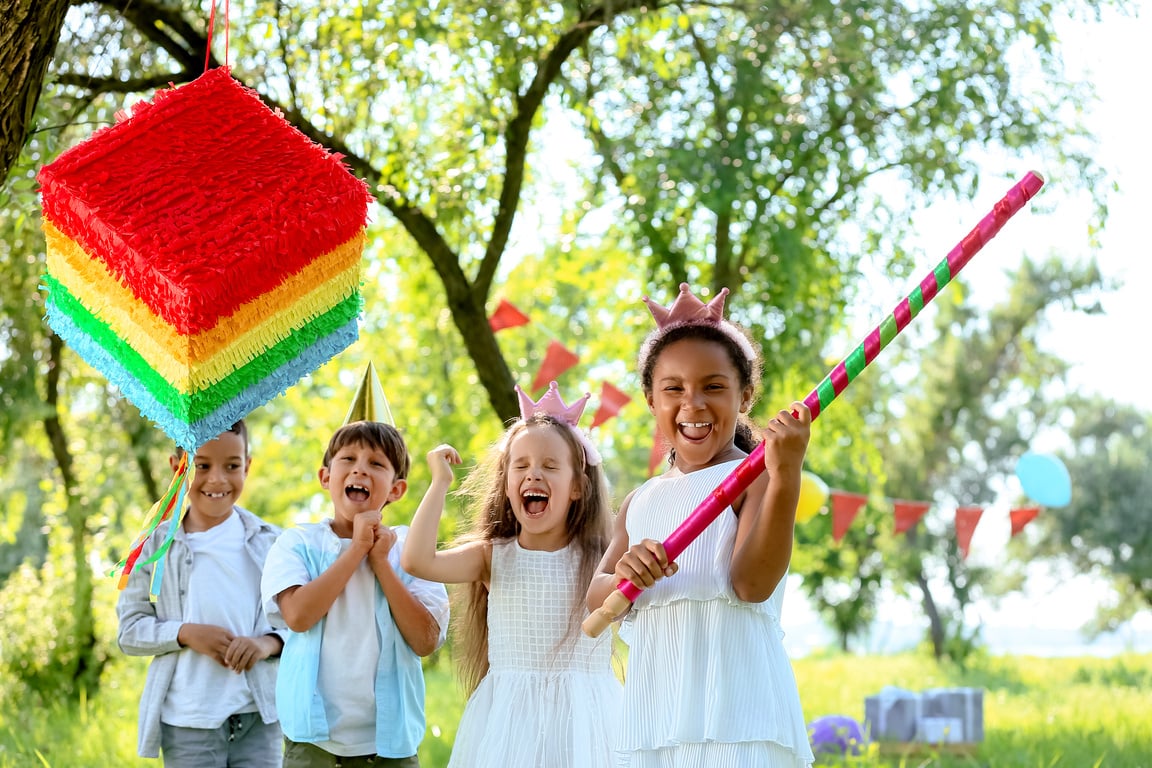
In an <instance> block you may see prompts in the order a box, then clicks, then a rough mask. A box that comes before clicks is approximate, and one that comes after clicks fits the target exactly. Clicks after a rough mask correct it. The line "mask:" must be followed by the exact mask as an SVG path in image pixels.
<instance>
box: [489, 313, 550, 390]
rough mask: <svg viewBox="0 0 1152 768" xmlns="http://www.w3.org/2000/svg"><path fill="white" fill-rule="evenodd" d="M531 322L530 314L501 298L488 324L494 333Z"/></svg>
mask: <svg viewBox="0 0 1152 768" xmlns="http://www.w3.org/2000/svg"><path fill="white" fill-rule="evenodd" d="M530 322H532V321H531V320H529V319H528V315H526V314H524V313H523V312H521V311H520V310H518V309H516V307H514V306H512V304H511V302H508V301H506V300H505V299H500V303H499V304H497V305H496V311H495V312H493V313H492V316H491V317H490V318H488V325H489V326H490V327H491V328H492V333H496V332H497V331H502V330H504V329H505V328H515V327H516V326H518V325H527V324H528V323H530ZM549 381H551V379H549Z"/></svg>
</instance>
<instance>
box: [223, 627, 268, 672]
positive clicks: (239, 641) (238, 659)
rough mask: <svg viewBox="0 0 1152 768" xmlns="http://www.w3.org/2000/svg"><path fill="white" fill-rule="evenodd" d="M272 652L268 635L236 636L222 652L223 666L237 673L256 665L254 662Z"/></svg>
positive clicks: (261, 659)
mask: <svg viewBox="0 0 1152 768" xmlns="http://www.w3.org/2000/svg"><path fill="white" fill-rule="evenodd" d="M273 653H274V650H273V646H272V645H271V643H270V641H269V639H268V636H267V635H264V636H263V637H236V638H233V639H232V642H231V643H230V644H229V645H228V650H227V651H226V652H225V653H224V666H226V667H228V668H229V669H231V670H232V671H233V672H236V673H237V674H239V673H240V672H247V671H248V670H250V669H252V667H254V666H256V662H258V661H263V660H264V659H266V658H268V657H269V656H271V655H272V654H273Z"/></svg>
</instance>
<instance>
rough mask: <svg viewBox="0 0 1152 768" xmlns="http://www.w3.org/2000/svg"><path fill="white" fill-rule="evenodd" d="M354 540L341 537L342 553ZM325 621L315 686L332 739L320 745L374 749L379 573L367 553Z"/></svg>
mask: <svg viewBox="0 0 1152 768" xmlns="http://www.w3.org/2000/svg"><path fill="white" fill-rule="evenodd" d="M351 546H352V539H340V553H341V554H343V553H345V552H347V551H348V548H349V547H351ZM340 598H341V599H339V600H337V601H336V602H335V603H333V604H332V607H331V608H330V609H329V610H328V614H327V616H326V617H325V621H324V637H323V640H321V643H320V677H319V680H318V681H317V686H318V687H319V688H320V695H321V697H323V699H324V703H325V707H326V711H327V714H328V739H329V740H328V741H319V742H316V746H318V747H320V748H321V749H324V750H326V751H328V752H331V753H332V754H334V755H340V756H341V757H354V756H357V755H374V754H376V690H375V686H376V677H375V675H372V674H368V675H366V674H364V670H366V669H369V670H374V669H376V664H377V663H378V662H379V660H380V638H378V637H377V636H376V621H375V620H374V619H373V616H375V612H376V574H375V573H373V572H372V566H370V565H368V560H367V558H365V559H364V560H363V561H361V563H360V566H359V567H358V568H357V569H356V572H355V573H353V574H352V578H351V579H349V580H348V584H347V586H345V587H344V591H343V592H342V593H341V594H340Z"/></svg>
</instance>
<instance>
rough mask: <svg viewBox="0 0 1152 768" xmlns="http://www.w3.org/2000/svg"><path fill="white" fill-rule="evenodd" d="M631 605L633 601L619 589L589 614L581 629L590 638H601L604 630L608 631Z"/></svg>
mask: <svg viewBox="0 0 1152 768" xmlns="http://www.w3.org/2000/svg"><path fill="white" fill-rule="evenodd" d="M630 605H632V601H631V600H629V599H628V598H627V597H625V596H624V593H623V592H621V591H620V590H618V589H617V590H613V592H612V594H610V595H608V597H607V598H605V599H604V604H603V605H601V606H600V607H599V608H597V609H596V610H594V611H592V613H590V614H588V618H586V619H584V623H583V624H581V625H580V628H581V629H583V630H584V634H586V635H588V637H600V635H601V634H602V633H603V632H604V630H606V629H608V625H610V624H611V623H612V622H613V621H615V620H616V617H617V616H619V615H620V614H622V613H624V612H625V611H627V610H628V607H629V606H630Z"/></svg>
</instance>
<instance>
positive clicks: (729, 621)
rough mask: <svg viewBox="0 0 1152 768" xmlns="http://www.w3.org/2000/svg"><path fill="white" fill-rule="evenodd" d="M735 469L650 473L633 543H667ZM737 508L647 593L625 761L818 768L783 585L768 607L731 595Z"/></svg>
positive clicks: (636, 645) (635, 499) (630, 635)
mask: <svg viewBox="0 0 1152 768" xmlns="http://www.w3.org/2000/svg"><path fill="white" fill-rule="evenodd" d="M738 464H739V461H732V462H727V463H724V464H719V465H716V466H714V467H707V468H705V469H701V470H697V471H695V472H691V473H689V474H687V475H678V476H674V477H666V476H661V477H654V478H652V479H651V480H649V481H648V482H646V483H645V484H644V485H642V486H641V487H640V488H639V489H637V491H636V493H635V494H634V495H633V496H632V501H631V502H630V504H629V507H628V520H627V524H628V540H629V542H632V543H635V542H637V541H640V540H641V539H644V538H649V539H655V540H657V541H663V540H664V539H666V538H667V537H668V535H669V534H670V533H672V531H674V530H675V529H676V527H677V526H679V525H680V523H682V522H683V521H684V520H685V519H686V518H687V517H688V515H689V514H690V513H691V512H692V510H694V509H695V508H696V506H697V505H698V504H699V503H700V502H701V501H702V500H703V499H704V498H705V497H706V496H707V495H708V494H710V493H711V492H712V491H713V490H714V489H715V488H716V486H718V485H719V484H720V482H721V481H722V480H723V479H724V478H725V477H726V476H727V475H728V474H729V473H730V472H731V471H732V470H733V469H735V468H736V466H737V465H738ZM736 522H737V520H736V515H735V512H734V511H733V510H732V509H730V508H729V509H726V510H725V511H724V512H722V513H721V514H720V517H719V518H718V519H717V520H715V521H714V522H713V523H712V524H711V525H710V526H708V528H707V529H705V531H704V532H703V533H702V534H701V535H700V537H699V538H698V539H696V540H695V541H694V542H692V543H691V544H689V545H688V547H687V548H686V549H685V550H684V552H683V553H681V555H680V557H678V558H677V564H678V565H679V571H678V572H677V573H676V574H675V575H673V576H671V577H669V578H666V579H661V580H660V581H658V582H657V583H656V585H655V586H653V587H652V588H650V589H647V590H645V591H644V592H643V593H641V595H640V597H639V598H637V600H636V604H635V605H634V606H633V608H632V610H631V611H630V612H629V614H628V616H627V618H626V619H625V622H624V627H623V628H622V630H621V635H622V636H623V637H624V639H625V640H626V641H628V643H629V652H628V671H627V675H626V676H625V681H624V712H625V719H624V721H623V728H622V730H623V733H622V734H621V742H620V744H621V748H622V750H623V751H622V752H621V762H620V764H621V765H622V766H628V768H657V767H658V768H673V767H675V768H688V767H689V766H691V767H692V768H697V767H698V768H717V767H718V766H724V767H725V768H767V767H769V766H771V768H806V767H807V766H810V765H811V764H812V762H813V761H814V757H813V755H812V748H811V745H810V744H809V742H808V731H807V728H806V726H805V723H804V714H803V712H802V711H801V708H800V696H799V693H798V692H797V689H796V679H795V677H794V676H793V674H792V665H791V663H790V662H789V660H788V656H787V654H786V653H785V651H784V645H783V643H782V639H783V636H784V633H783V631H782V630H781V629H780V607H781V603H782V601H783V597H784V580H781V582H780V584H779V585H778V586H777V587H776V590H775V592H773V594H772V596H771V597H769V598H768V599H767V600H765V601H764V602H762V603H746V602H744V601H742V600H740V599H738V598H737V597H736V595H735V593H734V592H733V591H732V584H731V579H730V577H729V566H730V565H731V562H732V543H733V541H734V540H735V536H736Z"/></svg>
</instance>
